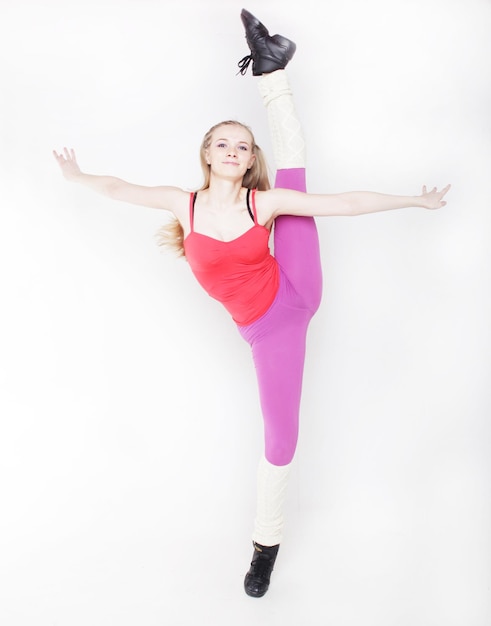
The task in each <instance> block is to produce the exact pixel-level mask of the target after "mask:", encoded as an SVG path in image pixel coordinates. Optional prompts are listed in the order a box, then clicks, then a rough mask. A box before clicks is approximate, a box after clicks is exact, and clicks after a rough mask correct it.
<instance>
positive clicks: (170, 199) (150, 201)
mask: <svg viewBox="0 0 491 626" xmlns="http://www.w3.org/2000/svg"><path fill="white" fill-rule="evenodd" d="M53 155H54V157H55V159H56V161H57V163H58V165H59V166H60V169H61V172H62V174H63V176H64V177H65V179H66V180H68V181H71V182H76V183H80V184H82V185H84V186H86V187H89V188H90V189H93V190H94V191H96V192H98V193H101V194H104V195H106V196H109V197H110V198H112V199H113V200H121V201H122V202H129V203H130V204H138V205H140V206H147V207H151V208H153V209H166V210H168V211H172V213H174V215H176V217H178V215H177V214H178V213H180V212H181V207H182V200H183V196H184V195H186V196H187V195H188V194H186V192H185V191H183V190H182V189H179V188H178V187H167V186H160V187H145V186H142V185H134V184H132V183H128V182H126V181H125V180H122V179H121V178H116V177H115V176H96V175H94V174H85V173H84V172H82V171H81V169H80V167H79V165H78V163H77V158H76V156H75V152H74V150H68V149H67V148H64V149H63V152H62V153H60V154H58V153H57V152H56V151H55V150H53ZM178 219H179V218H178Z"/></svg>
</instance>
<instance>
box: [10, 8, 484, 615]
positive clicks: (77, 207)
mask: <svg viewBox="0 0 491 626" xmlns="http://www.w3.org/2000/svg"><path fill="white" fill-rule="evenodd" d="M241 8H242V3H241V2H240V3H239V2H238V1H236V0H228V1H227V0H221V1H219V0H215V1H207V2H201V1H199V0H194V1H191V0H175V1H174V0H160V1H156V0H155V1H154V0H152V1H150V0H140V1H137V0H103V1H96V0H84V2H74V1H73V0H65V1H64V2H62V1H61V0H51V1H47V2H37V1H35V0H32V1H26V0H24V1H23V0H19V1H14V0H1V1H0V9H1V16H0V54H1V58H2V62H1V67H0V132H1V136H0V140H1V145H0V175H1V176H0V185H1V189H0V192H1V193H0V202H1V227H0V255H1V256H0V260H1V284H0V289H1V296H2V305H1V309H0V311H1V312H0V316H1V324H0V333H1V334H0V342H1V344H0V377H1V378H0V385H1V399H0V402H1V404H0V411H1V431H0V463H1V476H0V481H1V491H0V507H1V511H0V543H1V545H0V550H1V554H0V623H2V624H4V625H5V626H24V625H26V626H27V625H31V624H32V625H36V626H48V625H49V626H65V625H67V626H68V625H69V626H78V625H84V626H87V625H89V624H90V626H109V625H113V624H114V625H118V626H127V625H132V626H133V625H138V626H140V625H143V624H144V625H145V626H154V625H161V624H170V625H177V624H183V625H184V624H185V625H191V624H192V625H195V624H196V625H198V624H200V625H201V624H217V623H224V624H225V623H226V624H234V625H241V624H246V623H247V624H249V623H254V624H257V625H262V624H272V625H276V624H278V625H280V624H281V625H287V626H289V625H293V624H295V625H296V624H307V625H310V624H312V625H314V624H315V625H316V624H333V625H335V626H354V625H357V626H358V625H360V624H363V625H364V626H369V625H374V626H375V625H376V626H415V625H416V624H417V625H418V626H454V625H455V626H489V624H490V622H491V602H490V585H491V571H490V570H491V565H490V563H491V559H490V554H491V551H490V549H491V546H490V533H489V530H490V522H491V506H490V469H491V468H490V465H491V463H490V448H491V446H490V444H491V440H490V435H491V432H490V431H491V427H490V423H489V412H490V392H489V380H490V378H489V374H490V362H489V355H490V334H489V318H490V313H491V310H490V309H491V307H490V304H491V294H490V272H489V268H490V266H491V254H490V251H489V249H490V245H489V232H490V226H491V220H490V218H489V210H490V195H491V194H490V191H489V186H490V185H489V179H490V166H491V123H490V111H491V97H490V95H491V93H490V92H491V89H490V78H491V76H490V74H491V73H490V65H491V63H490V59H491V39H490V37H489V33H490V30H491V2H489V0H414V1H409V0H330V1H328V2H320V1H319V2H315V1H314V0H303V2H301V3H299V2H293V1H291V0H282V1H279V0H273V1H268V2H260V1H258V0H255V1H254V0H251V2H250V3H249V5H247V7H246V8H248V9H249V10H250V11H252V12H253V13H254V14H256V15H257V16H258V17H259V18H260V19H261V20H262V21H263V22H264V23H265V24H266V25H267V26H268V27H269V28H270V31H271V33H275V32H280V33H282V34H284V35H286V36H289V37H291V38H292V39H294V40H295V41H296V43H297V46H298V50H297V53H296V56H295V58H294V59H293V61H292V62H291V64H290V65H289V75H290V80H291V83H292V86H293V88H294V91H295V97H296V102H297V108H298V111H299V113H300V116H301V118H302V120H303V125H304V130H305V134H306V137H307V142H308V156H309V170H308V185H309V189H310V191H312V192H318V193H320V192H338V191H347V190H355V189H370V190H374V191H382V192H388V193H401V194H411V195H412V194H417V193H419V191H420V189H421V186H422V185H423V184H427V185H429V186H433V185H437V186H439V187H441V186H443V185H445V184H447V183H448V182H450V183H452V185H453V187H452V190H451V192H450V193H449V194H448V206H447V207H446V208H445V209H443V210H441V211H435V212H430V211H424V210H421V209H406V210H403V211H395V212H393V213H383V214H377V215H371V216H362V217H357V218H330V219H328V218H324V219H320V220H319V232H320V238H321V246H322V256H323V264H324V299H323V303H322V306H321V309H320V310H319V312H318V314H317V316H316V317H315V318H314V321H313V323H312V326H311V331H310V335H309V354H308V361H307V367H306V376H305V386H304V398H303V408H302V426H301V436H300V442H299V447H298V452H297V457H296V462H295V469H294V472H293V478H292V484H291V489H290V497H289V501H288V507H287V509H288V510H287V527H286V537H285V541H284V544H283V545H282V549H281V551H280V555H279V557H278V562H277V567H276V570H275V573H274V575H273V582H272V586H271V589H270V591H269V593H268V595H267V596H266V597H265V598H264V599H263V600H252V599H250V598H248V597H247V596H245V594H244V593H243V591H242V579H243V575H244V573H245V571H246V569H247V566H248V561H249V560H250V556H251V552H252V549H251V545H250V533H251V529H252V518H253V515H254V491H255V486H254V480H255V476H254V475H255V470H256V464H257V461H258V459H259V456H260V454H261V452H262V424H261V417H260V412H259V406H258V400H257V395H256V386H255V376H254V369H253V365H252V361H251V358H250V354H249V348H248V346H247V344H246V343H245V342H244V341H243V340H242V339H241V338H240V336H239V335H238V333H237V331H236V329H235V327H234V325H233V323H232V322H231V320H230V319H229V317H228V315H227V314H226V312H225V311H224V310H223V309H222V308H221V306H220V305H219V304H218V303H216V302H214V301H213V300H211V299H210V298H209V297H208V296H207V295H206V294H205V293H204V292H202V291H201V289H200V287H199V286H198V285H197V283H196V282H195V280H194V278H193V277H192V275H191V272H190V270H189V268H188V266H187V264H186V262H185V261H183V260H176V259H174V258H173V257H172V256H171V255H170V254H166V253H162V252H161V251H160V250H159V249H158V248H157V246H156V245H155V239H154V234H155V232H156V230H157V229H158V227H159V225H161V224H162V223H164V222H165V221H166V220H167V219H168V216H166V215H165V214H163V213H161V212H159V211H154V210H151V209H146V208H139V207H134V206H129V205H125V204H118V203H116V202H113V201H111V200H108V199H107V198H104V197H102V196H97V195H95V194H93V193H92V192H90V191H88V190H86V189H84V188H82V187H78V186H76V185H73V184H69V183H66V182H65V181H64V180H63V179H62V177H61V175H60V173H59V171H58V166H57V165H56V163H55V161H54V159H53V158H52V156H51V150H52V149H53V148H55V149H57V150H59V149H61V148H62V147H63V146H64V145H67V146H69V147H74V148H75V149H76V151H77V155H78V158H79V162H80V164H81V167H82V168H83V169H84V170H85V171H88V172H91V173H100V174H113V175H116V176H120V177H122V178H125V179H128V180H130V181H132V182H136V183H140V184H148V185H158V184H173V185H178V186H181V187H183V188H186V189H190V188H196V187H198V186H199V185H200V184H201V173H200V168H199V163H198V149H199V144H200V141H201V138H202V136H203V134H204V132H205V131H206V130H207V129H208V128H209V127H210V126H211V125H212V124H214V123H216V122H217V121H220V120H222V119H229V118H234V119H240V120H241V121H243V122H245V123H247V124H250V125H251V126H252V127H253V129H254V131H255V134H256V139H257V141H258V143H259V144H260V145H262V146H263V147H264V149H265V150H266V153H267V156H268V157H269V160H270V164H271V166H273V162H272V155H271V147H270V143H269V135H268V129H267V125H266V115H265V113H264V111H263V108H262V105H261V102H260V99H259V96H258V93H257V84H256V82H257V81H256V79H255V78H253V77H252V76H251V75H250V74H249V75H247V76H246V77H242V76H236V70H237V67H236V63H237V61H238V60H239V59H240V58H241V57H242V56H244V55H246V54H247V52H248V49H247V46H246V43H245V39H244V33H243V28H242V24H241V22H240V17H239V14H240V9H241Z"/></svg>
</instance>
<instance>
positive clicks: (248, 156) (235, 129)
mask: <svg viewBox="0 0 491 626" xmlns="http://www.w3.org/2000/svg"><path fill="white" fill-rule="evenodd" d="M252 145H253V140H252V136H251V133H250V132H249V131H248V130H247V129H246V128H243V127H242V126H239V125H235V124H227V125H224V126H219V127H218V128H216V129H215V130H214V131H213V134H212V136H211V143H210V145H209V147H208V148H207V149H206V150H205V156H206V160H207V162H208V164H209V165H211V170H212V172H213V173H214V174H219V175H222V176H224V177H226V178H240V179H242V178H243V176H244V174H245V173H246V172H247V170H248V169H250V167H251V166H252V164H253V163H254V159H255V158H256V157H255V155H254V154H253V153H252Z"/></svg>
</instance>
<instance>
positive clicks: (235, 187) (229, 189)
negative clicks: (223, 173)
mask: <svg viewBox="0 0 491 626" xmlns="http://www.w3.org/2000/svg"><path fill="white" fill-rule="evenodd" d="M205 191H206V195H207V197H208V200H209V202H210V203H212V204H213V205H214V206H215V207H216V208H217V209H218V208H220V207H224V208H226V207H230V205H232V204H236V203H237V202H238V201H239V198H240V195H241V192H242V180H240V181H238V180H226V179H223V178H213V177H212V178H211V179H210V185H209V187H208V188H207V189H206V190H205Z"/></svg>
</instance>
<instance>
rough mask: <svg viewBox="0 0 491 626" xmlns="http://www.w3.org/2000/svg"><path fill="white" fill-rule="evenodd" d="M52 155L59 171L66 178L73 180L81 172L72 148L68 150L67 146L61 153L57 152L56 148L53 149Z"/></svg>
mask: <svg viewBox="0 0 491 626" xmlns="http://www.w3.org/2000/svg"><path fill="white" fill-rule="evenodd" d="M53 156H54V157H55V159H56V161H57V163H58V165H59V166H60V169H61V173H62V174H63V176H64V177H65V178H66V180H74V179H75V178H77V176H80V174H81V173H82V172H81V170H80V168H79V166H78V163H77V158H76V156H75V151H74V150H73V149H70V150H68V149H67V148H63V153H60V154H58V153H57V152H56V150H53Z"/></svg>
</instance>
